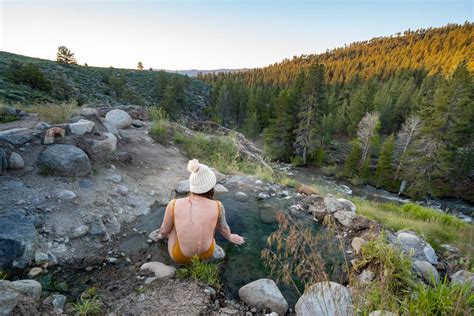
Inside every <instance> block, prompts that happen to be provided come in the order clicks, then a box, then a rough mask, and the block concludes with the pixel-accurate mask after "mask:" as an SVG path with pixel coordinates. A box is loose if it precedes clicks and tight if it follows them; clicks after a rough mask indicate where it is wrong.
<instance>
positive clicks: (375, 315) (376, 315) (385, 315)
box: [369, 310, 398, 316]
mask: <svg viewBox="0 0 474 316" xmlns="http://www.w3.org/2000/svg"><path fill="white" fill-rule="evenodd" d="M369 316H398V314H396V313H392V312H387V311H382V310H377V311H373V312H370V314H369Z"/></svg>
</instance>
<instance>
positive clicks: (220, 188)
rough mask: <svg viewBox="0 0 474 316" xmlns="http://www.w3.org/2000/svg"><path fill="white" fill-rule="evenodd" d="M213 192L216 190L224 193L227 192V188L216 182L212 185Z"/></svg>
mask: <svg viewBox="0 0 474 316" xmlns="http://www.w3.org/2000/svg"><path fill="white" fill-rule="evenodd" d="M214 192H216V193H226V192H229V190H227V188H226V187H225V186H223V185H222V184H220V183H218V184H216V185H215V186H214Z"/></svg>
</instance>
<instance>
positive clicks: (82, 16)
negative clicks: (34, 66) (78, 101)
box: [0, 0, 473, 70]
mask: <svg viewBox="0 0 474 316" xmlns="http://www.w3.org/2000/svg"><path fill="white" fill-rule="evenodd" d="M472 3H473V1H472V0H467V1H465V0H428V1H423V0H421V1H418V0H398V1H393V0H366V1H356V0H353V1H350V0H345V1H339V0H333V1H323V0H314V1H309V0H306V1H298V0H293V1H289V0H288V1H283V0H273V1H270V0H253V1H250V0H246V1H237V0H219V1H218V0H213V1H211V0H207V1H197V0H195V1H192V0H188V1H184V0H183V1H181V0H174V1H172V0H168V1H152V0H136V1H130V0H129V1H125V0H115V1H113V0H102V1H97V0H96V1H91V0H63V1H58V0H49V1H44V0H36V1H33V0H29V1H28V0H23V1H21V0H19V1H7V0H0V50H1V51H7V52H12V53H16V54H21V55H26V56H32V57H39V58H45V59H52V60H54V59H55V57H56V51H57V47H58V46H60V45H65V46H66V47H68V48H69V49H71V50H72V51H73V52H75V56H76V59H77V61H78V63H79V64H84V63H87V64H88V65H90V66H103V67H109V66H114V67H116V68H118V67H121V68H136V66H137V63H138V61H141V62H142V63H143V65H144V67H145V68H146V69H148V68H150V67H152V68H154V69H167V70H183V69H220V68H254V67H263V66H266V65H269V64H273V63H275V62H279V61H281V60H282V59H284V58H292V57H293V56H299V55H302V54H311V53H321V52H324V51H326V50H327V49H332V48H336V47H340V46H343V45H344V44H349V43H351V42H354V41H360V40H368V39H370V38H373V37H378V36H385V35H391V34H395V33H397V32H403V31H404V30H407V29H409V28H410V29H412V30H414V29H418V28H427V27H436V26H443V25H446V24H448V23H464V22H465V21H469V22H472V21H473V4H472Z"/></svg>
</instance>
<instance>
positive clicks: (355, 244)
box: [351, 237, 367, 253]
mask: <svg viewBox="0 0 474 316" xmlns="http://www.w3.org/2000/svg"><path fill="white" fill-rule="evenodd" d="M365 244H367V240H365V239H364V238H362V237H354V239H352V242H351V246H352V248H353V249H354V251H355V252H356V253H359V252H360V251H361V249H362V246H363V245H365Z"/></svg>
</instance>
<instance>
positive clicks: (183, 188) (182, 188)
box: [175, 180, 190, 194]
mask: <svg viewBox="0 0 474 316" xmlns="http://www.w3.org/2000/svg"><path fill="white" fill-rule="evenodd" d="M175 190H176V192H178V193H180V194H185V193H189V190H190V184H189V180H183V181H179V182H178V184H176V187H175Z"/></svg>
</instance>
